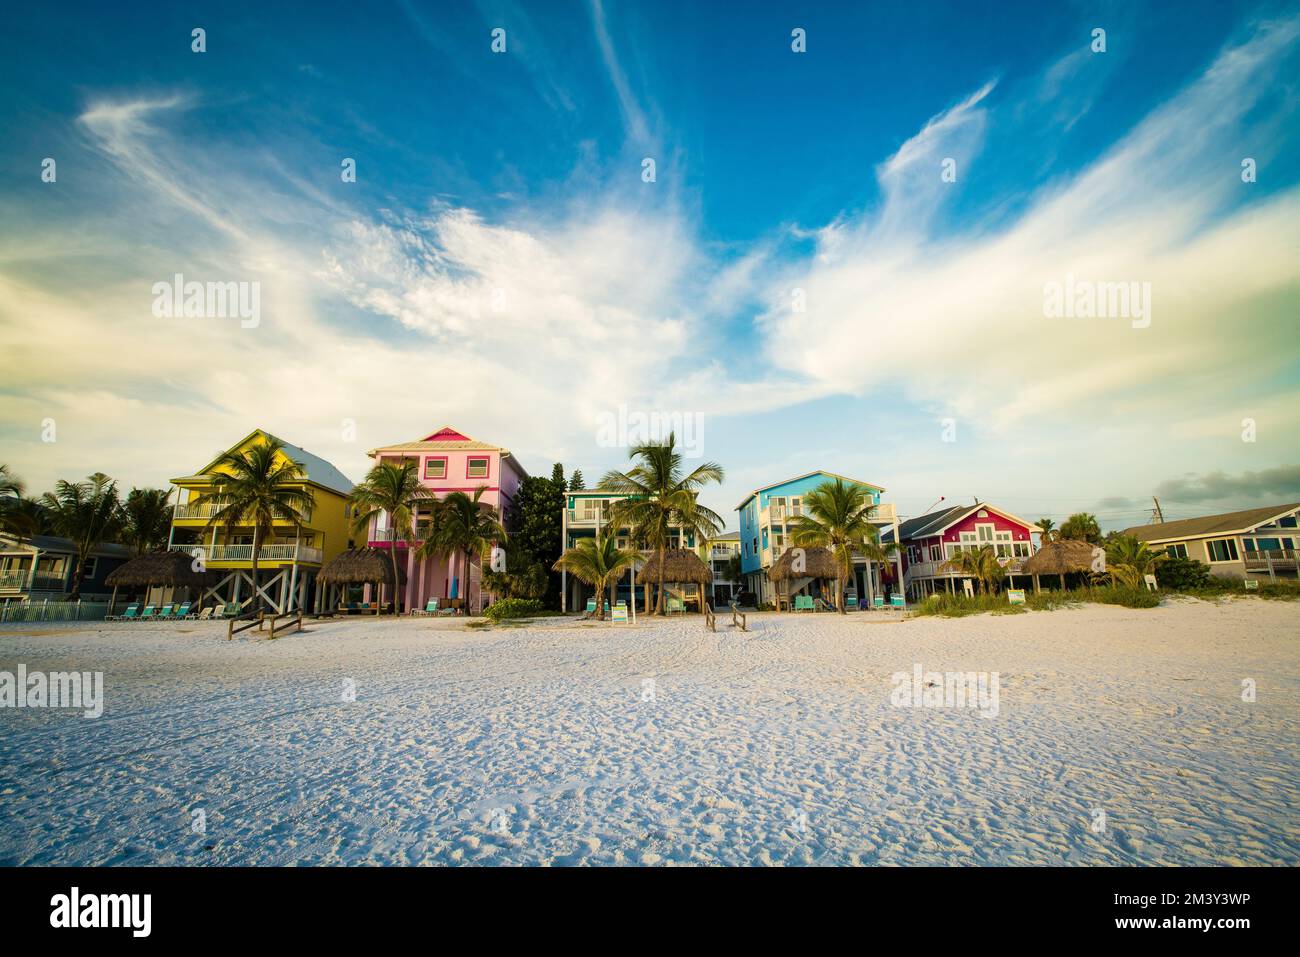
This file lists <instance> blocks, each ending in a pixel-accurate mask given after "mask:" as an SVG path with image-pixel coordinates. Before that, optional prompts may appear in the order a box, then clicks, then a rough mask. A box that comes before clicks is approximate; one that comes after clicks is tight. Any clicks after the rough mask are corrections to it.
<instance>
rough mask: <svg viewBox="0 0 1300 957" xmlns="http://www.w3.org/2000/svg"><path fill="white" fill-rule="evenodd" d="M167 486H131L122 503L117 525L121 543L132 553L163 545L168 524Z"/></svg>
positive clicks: (168, 494)
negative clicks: (120, 528) (120, 533)
mask: <svg viewBox="0 0 1300 957" xmlns="http://www.w3.org/2000/svg"><path fill="white" fill-rule="evenodd" d="M170 498H171V490H170V489H162V488H133V489H131V491H130V492H128V493H127V496H126V501H125V502H123V503H122V514H121V516H120V518H119V524H120V525H121V527H122V535H121V538H122V544H123V545H126V546H127V547H128V548H130V549H131V554H132V555H135V556H139V555H145V554H148V553H149V552H152V551H154V550H156V549H159V548H162V547H163V546H164V545H166V544H167V531H168V529H169V528H170V526H171V520H172V507H171V502H170V501H168V500H169V499H170Z"/></svg>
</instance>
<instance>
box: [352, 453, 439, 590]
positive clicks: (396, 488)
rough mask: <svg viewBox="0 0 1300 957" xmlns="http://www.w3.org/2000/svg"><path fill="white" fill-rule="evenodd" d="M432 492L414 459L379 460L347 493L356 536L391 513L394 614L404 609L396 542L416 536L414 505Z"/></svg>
mask: <svg viewBox="0 0 1300 957" xmlns="http://www.w3.org/2000/svg"><path fill="white" fill-rule="evenodd" d="M429 496H430V492H429V490H428V489H427V488H426V487H425V486H424V485H423V483H421V482H420V474H419V469H418V467H417V465H416V463H415V462H414V461H413V460H411V459H402V460H401V461H400V462H384V461H379V462H376V463H375V465H374V466H373V467H372V468H371V469H370V471H369V472H367V473H366V477H365V479H364V480H363V481H362V482H361V484H360V485H357V486H355V487H354V488H353V489H352V494H351V495H349V496H348V503H349V504H350V505H351V506H352V534H353V536H354V537H355V536H360V535H362V534H364V533H365V532H366V529H367V528H369V526H370V523H371V521H373V520H375V519H377V518H379V517H380V516H381V515H387V516H388V527H389V529H390V530H391V532H392V536H393V537H392V541H390V542H389V543H388V558H389V561H391V562H392V564H393V614H395V615H396V614H400V613H401V610H400V608H399V607H398V600H399V594H400V592H401V589H400V588H398V587H397V585H398V582H399V580H400V579H399V577H398V574H397V543H398V542H399V541H402V542H413V541H414V540H415V531H414V527H413V526H414V521H415V509H416V506H417V505H419V503H420V502H422V501H425V500H426V499H428V498H429Z"/></svg>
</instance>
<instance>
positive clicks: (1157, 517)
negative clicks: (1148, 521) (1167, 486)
mask: <svg viewBox="0 0 1300 957" xmlns="http://www.w3.org/2000/svg"><path fill="white" fill-rule="evenodd" d="M1151 501H1152V502H1154V503H1155V506H1156V507H1155V508H1154V509H1152V510H1151V518H1152V520H1153V521H1154V522H1155V524H1157V525H1163V524H1164V523H1165V513H1164V512H1162V511H1160V499H1158V498H1156V497H1155V496H1154V495H1152V496H1151Z"/></svg>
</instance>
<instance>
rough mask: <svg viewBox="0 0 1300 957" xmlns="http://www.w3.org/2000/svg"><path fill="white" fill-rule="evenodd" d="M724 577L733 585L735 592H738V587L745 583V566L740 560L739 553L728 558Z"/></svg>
mask: <svg viewBox="0 0 1300 957" xmlns="http://www.w3.org/2000/svg"><path fill="white" fill-rule="evenodd" d="M726 575H727V581H729V582H731V584H733V585H735V586H736V590H737V591H739V590H740V586H741V585H743V584H744V583H745V566H744V562H742V561H741V559H740V552H735V553H734V554H732V555H730V556H728V558H727V571H726Z"/></svg>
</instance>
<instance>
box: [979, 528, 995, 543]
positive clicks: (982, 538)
mask: <svg viewBox="0 0 1300 957" xmlns="http://www.w3.org/2000/svg"><path fill="white" fill-rule="evenodd" d="M975 533H976V537H977V539H978V540H979V542H980V543H981V544H983V543H984V542H992V541H993V526H992V525H976V526H975Z"/></svg>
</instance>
